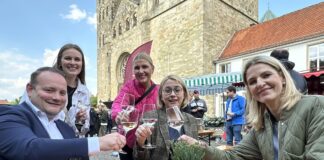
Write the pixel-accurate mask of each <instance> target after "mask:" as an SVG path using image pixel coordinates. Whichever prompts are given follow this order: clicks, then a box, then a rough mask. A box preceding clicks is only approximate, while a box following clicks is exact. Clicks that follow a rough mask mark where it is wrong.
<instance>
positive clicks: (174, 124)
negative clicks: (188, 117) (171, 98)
mask: <svg viewBox="0 0 324 160" xmlns="http://www.w3.org/2000/svg"><path fill="white" fill-rule="evenodd" d="M166 113H167V118H168V125H169V127H171V128H173V129H175V130H177V131H178V133H179V134H181V127H182V126H183V124H184V119H183V115H182V114H181V111H180V109H179V107H178V106H174V107H170V108H167V109H166Z"/></svg>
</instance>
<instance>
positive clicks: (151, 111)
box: [142, 104, 158, 149]
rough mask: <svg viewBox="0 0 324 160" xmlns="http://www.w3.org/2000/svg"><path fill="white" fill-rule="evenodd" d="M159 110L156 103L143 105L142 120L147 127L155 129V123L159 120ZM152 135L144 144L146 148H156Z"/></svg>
mask: <svg viewBox="0 0 324 160" xmlns="http://www.w3.org/2000/svg"><path fill="white" fill-rule="evenodd" d="M157 117H158V116H157V110H156V105H155V104H144V106H143V116H142V121H143V125H144V126H145V127H149V128H150V129H151V130H153V129H154V125H155V123H156V122H157V120H158V119H157ZM151 140H152V135H151V136H150V137H149V138H147V144H145V145H144V146H143V148H146V149H153V148H156V145H153V144H152V143H151Z"/></svg>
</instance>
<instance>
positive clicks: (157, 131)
mask: <svg viewBox="0 0 324 160" xmlns="http://www.w3.org/2000/svg"><path fill="white" fill-rule="evenodd" d="M157 114H158V122H157V123H156V124H155V127H154V130H153V133H152V142H155V144H156V146H157V147H156V148H155V149H151V150H146V149H145V150H141V149H140V148H139V147H138V146H137V145H135V148H134V158H135V159H137V160H149V159H151V160H168V159H169V155H170V153H171V148H170V147H171V145H172V143H173V141H172V140H170V137H169V130H168V123H167V115H166V110H165V107H164V108H161V109H159V110H157ZM182 114H183V117H184V121H185V122H184V125H183V127H184V131H185V134H186V135H188V136H190V137H193V138H195V139H197V138H198V127H197V124H198V121H197V120H196V118H195V117H193V116H192V115H190V114H188V113H185V112H182Z"/></svg>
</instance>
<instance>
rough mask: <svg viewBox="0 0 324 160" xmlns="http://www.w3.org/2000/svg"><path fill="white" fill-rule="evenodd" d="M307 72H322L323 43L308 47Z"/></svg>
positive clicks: (323, 58) (323, 63)
mask: <svg viewBox="0 0 324 160" xmlns="http://www.w3.org/2000/svg"><path fill="white" fill-rule="evenodd" d="M308 61H309V63H308V64H309V66H308V67H309V70H310V71H318V70H324V43H321V44H317V45H312V46H309V47H308Z"/></svg>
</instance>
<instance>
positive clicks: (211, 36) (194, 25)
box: [97, 0, 257, 115]
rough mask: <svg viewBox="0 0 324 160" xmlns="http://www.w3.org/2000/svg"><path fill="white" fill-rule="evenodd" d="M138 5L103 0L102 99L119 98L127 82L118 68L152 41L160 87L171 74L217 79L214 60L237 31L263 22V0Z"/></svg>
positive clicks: (166, 0)
mask: <svg viewBox="0 0 324 160" xmlns="http://www.w3.org/2000/svg"><path fill="white" fill-rule="evenodd" d="M101 1H102V0H101ZM135 2H137V1H134V0H111V1H104V2H101V3H100V4H99V0H98V1H97V6H98V8H97V13H98V19H100V21H99V20H98V22H99V23H98V99H102V100H108V99H111V100H113V99H114V98H115V97H116V95H117V93H118V89H119V87H120V86H121V85H122V82H123V81H122V79H121V78H119V76H120V75H119V68H118V67H119V66H120V65H121V63H122V59H123V57H124V56H125V55H127V54H130V53H132V51H133V50H134V49H136V48H137V47H138V46H140V45H141V44H143V43H145V42H147V41H149V40H153V45H152V50H151V57H152V59H153V61H154V64H155V71H154V74H153V80H154V81H155V82H156V83H159V82H160V81H161V80H162V79H163V78H164V77H165V76H166V75H169V74H176V75H178V76H180V77H183V78H188V77H192V76H199V75H204V74H211V73H214V71H215V68H214V64H213V60H214V59H215V58H217V57H218V54H220V53H221V51H222V49H223V48H224V47H225V45H226V43H227V42H228V41H229V39H230V38H231V36H232V35H233V34H234V33H235V31H238V30H240V29H243V28H246V27H248V26H249V25H250V24H251V23H255V21H256V20H257V0H241V1H234V0H232V1H231V0H143V1H141V3H140V4H139V5H137V4H136V3H135ZM231 5H232V6H231ZM242 13H244V14H242ZM102 14H105V16H103V15H102ZM134 15H135V17H136V19H137V24H136V25H133V24H134V19H133V17H134ZM126 20H128V22H129V23H130V28H129V30H126V27H127V26H126ZM119 26H121V28H122V33H121V34H119ZM114 30H115V31H114ZM114 33H115V35H116V36H115V37H114ZM203 98H204V99H206V101H207V103H208V106H210V107H209V112H208V114H210V115H212V114H214V107H213V105H214V97H213V96H206V97H203Z"/></svg>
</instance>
